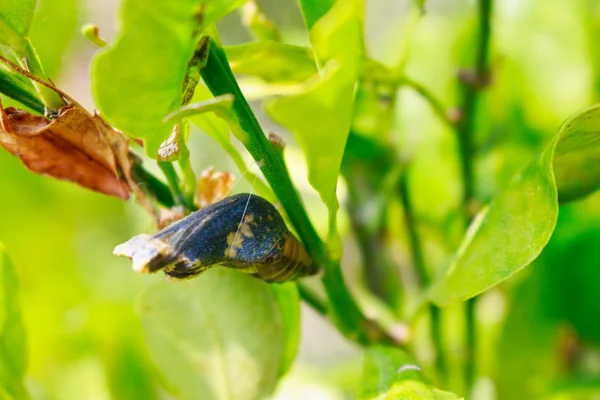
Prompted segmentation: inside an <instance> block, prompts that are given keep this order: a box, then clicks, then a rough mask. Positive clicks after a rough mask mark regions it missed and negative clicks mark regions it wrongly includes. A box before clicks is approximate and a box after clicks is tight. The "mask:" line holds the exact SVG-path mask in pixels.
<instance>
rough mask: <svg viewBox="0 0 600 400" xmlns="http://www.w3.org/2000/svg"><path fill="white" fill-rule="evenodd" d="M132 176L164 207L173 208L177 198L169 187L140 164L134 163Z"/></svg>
mask: <svg viewBox="0 0 600 400" xmlns="http://www.w3.org/2000/svg"><path fill="white" fill-rule="evenodd" d="M131 176H132V178H133V180H134V181H135V182H136V183H137V184H138V185H139V186H140V187H141V188H142V190H143V191H144V192H145V193H147V194H149V195H150V196H152V197H153V198H155V199H156V201H157V202H159V203H160V204H162V205H163V206H164V207H167V208H172V207H174V206H175V200H174V199H173V195H172V194H171V190H170V189H169V187H168V186H167V185H165V184H164V183H163V182H162V181H160V180H159V179H158V178H156V177H155V176H154V175H152V174H151V173H150V172H148V171H146V170H145V169H144V167H142V166H141V165H140V164H138V163H135V162H134V163H133V169H132V170H131Z"/></svg>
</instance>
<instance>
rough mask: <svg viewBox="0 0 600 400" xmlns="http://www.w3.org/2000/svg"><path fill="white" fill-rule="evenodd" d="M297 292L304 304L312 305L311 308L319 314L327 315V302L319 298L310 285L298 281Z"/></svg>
mask: <svg viewBox="0 0 600 400" xmlns="http://www.w3.org/2000/svg"><path fill="white" fill-rule="evenodd" d="M297 285H298V293H299V294H300V298H301V299H302V300H304V302H305V303H306V304H308V305H309V306H311V307H312V309H313V310H315V311H316V312H318V313H319V314H321V315H323V316H326V315H327V308H328V307H327V304H326V303H325V302H324V301H323V299H321V298H320V297H319V296H318V295H317V294H316V293H315V292H314V291H313V290H312V289H311V288H310V287H308V286H307V285H306V284H305V283H302V282H298V283H297Z"/></svg>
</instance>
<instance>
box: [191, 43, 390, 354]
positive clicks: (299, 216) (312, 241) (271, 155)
mask: <svg viewBox="0 0 600 400" xmlns="http://www.w3.org/2000/svg"><path fill="white" fill-rule="evenodd" d="M201 75H202V78H203V79H204V82H205V83H206V85H207V86H208V88H209V89H210V91H211V92H212V94H213V95H214V96H220V95H224V94H227V93H231V94H233V95H234V96H235V100H234V102H233V107H232V108H233V111H234V113H235V114H236V116H237V118H238V120H239V124H240V127H241V129H243V130H244V131H245V132H246V133H247V135H248V136H247V140H246V141H244V142H243V144H244V146H245V147H246V149H247V150H248V152H249V153H250V154H251V155H252V157H253V158H254V160H255V161H257V162H258V163H259V165H261V170H262V172H263V175H264V176H265V178H266V180H267V182H269V185H270V186H271V188H272V189H273V191H274V192H275V194H276V196H277V198H278V199H279V201H280V202H281V204H282V206H283V208H284V209H285V211H286V213H287V215H288V216H289V218H290V221H291V223H292V225H293V226H294V228H295V230H296V232H297V233H298V235H299V236H300V238H301V240H302V242H303V243H304V245H305V246H306V249H307V251H308V252H309V254H310V255H311V257H312V258H313V260H314V261H315V262H316V263H317V264H319V265H321V266H323V268H324V270H325V271H324V274H323V278H322V282H323V285H324V287H325V290H326V292H327V295H328V298H329V307H330V310H331V312H330V314H331V315H332V318H333V321H334V322H335V324H336V325H337V327H338V329H339V330H340V332H342V333H343V334H344V335H345V336H346V337H348V338H349V339H352V340H355V341H357V342H360V343H370V342H375V341H388V342H389V341H390V340H389V335H388V334H387V332H385V330H384V329H383V328H380V329H373V326H372V325H373V323H372V322H371V321H369V320H368V319H367V318H366V317H365V316H364V315H363V313H362V311H361V310H360V308H359V307H358V304H356V302H355V300H354V298H353V297H352V295H351V294H350V292H349V290H348V288H347V286H346V283H345V281H344V277H343V275H342V272H341V267H340V264H339V262H338V261H336V260H332V259H331V258H330V256H329V252H328V250H327V247H326V246H325V244H324V243H323V242H322V240H321V238H320V237H319V235H318V234H317V232H316V231H315V228H314V226H313V225H312V223H311V221H310V219H309V217H308V214H307V213H306V209H305V208H304V205H303V204H302V201H301V200H300V196H299V195H298V192H297V191H296V188H295V187H294V185H293V183H292V181H291V179H290V177H289V175H288V174H287V173H286V169H285V165H284V164H283V161H282V158H281V157H280V155H278V154H277V151H276V150H274V149H273V147H272V146H271V143H270V142H269V141H268V139H267V137H266V136H265V134H264V132H263V130H262V128H261V126H260V124H259V123H258V120H257V119H256V116H255V115H254V113H253V112H252V109H251V108H250V105H249V104H248V102H247V101H246V99H245V97H244V95H243V94H242V91H241V90H240V88H239V86H238V83H237V81H236V79H235V77H234V76H233V72H232V71H231V68H230V67H229V62H228V61H227V56H226V55H225V52H224V51H223V49H222V48H221V47H220V46H219V45H218V44H216V43H215V42H214V41H212V40H211V42H210V54H209V57H208V60H207V62H206V66H205V67H204V68H203V69H202V70H201Z"/></svg>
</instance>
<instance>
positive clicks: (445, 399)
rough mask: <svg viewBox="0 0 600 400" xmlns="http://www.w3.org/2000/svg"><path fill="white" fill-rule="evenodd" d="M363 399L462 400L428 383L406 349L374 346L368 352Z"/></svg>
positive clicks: (364, 370) (362, 386) (358, 395)
mask: <svg viewBox="0 0 600 400" xmlns="http://www.w3.org/2000/svg"><path fill="white" fill-rule="evenodd" d="M364 357H365V360H364V367H363V377H362V381H361V384H360V387H359V391H358V394H357V396H356V398H357V399H359V400H371V399H373V400H384V399H385V400H387V399H389V400H393V399H424V400H458V399H459V397H458V396H456V395H455V394H453V393H450V392H445V391H442V390H439V389H436V388H434V387H432V386H431V385H430V384H428V383H427V382H426V380H425V378H424V376H423V373H422V372H421V368H420V367H419V366H417V365H416V364H415V362H414V361H413V360H412V359H411V358H410V357H409V356H408V355H407V354H406V353H405V352H404V351H402V350H400V349H398V348H394V347H385V346H373V347H369V348H367V349H366V351H365V356H364Z"/></svg>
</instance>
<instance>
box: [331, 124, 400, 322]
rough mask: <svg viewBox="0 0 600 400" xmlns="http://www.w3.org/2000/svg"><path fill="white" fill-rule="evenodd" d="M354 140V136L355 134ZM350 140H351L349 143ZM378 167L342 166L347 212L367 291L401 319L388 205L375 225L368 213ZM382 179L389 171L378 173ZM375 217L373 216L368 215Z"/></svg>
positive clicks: (363, 164) (381, 209)
mask: <svg viewBox="0 0 600 400" xmlns="http://www.w3.org/2000/svg"><path fill="white" fill-rule="evenodd" d="M350 135H351V136H354V135H353V134H352V133H351V134H350ZM349 140H351V139H349ZM371 168H372V169H373V170H374V169H376V168H377V165H373V164H372V163H371V164H369V163H367V162H364V161H361V160H352V161H351V162H345V163H342V174H343V176H344V178H345V180H346V182H347V187H348V198H347V200H346V209H347V210H348V216H349V218H350V224H351V226H352V231H353V232H354V236H355V238H356V242H357V245H358V247H359V250H360V254H361V260H362V265H363V266H364V268H363V274H364V278H365V281H366V282H365V283H366V284H367V287H368V288H369V290H370V291H371V292H373V294H374V295H375V296H377V297H378V298H379V299H381V300H382V301H383V302H384V303H385V304H386V305H388V306H389V307H390V308H391V309H392V310H393V312H394V314H396V315H399V314H400V311H401V306H402V285H401V282H400V278H399V276H398V273H397V271H396V268H395V265H394V264H393V262H392V260H391V257H390V255H389V252H388V248H387V246H386V241H385V237H386V229H387V225H386V223H387V218H385V211H386V207H387V204H385V203H386V202H383V201H381V202H379V203H380V204H379V205H378V206H377V207H378V210H377V213H378V214H381V216H377V217H375V218H373V219H376V223H373V221H368V220H367V219H368V218H367V217H366V214H367V211H366V210H367V209H369V208H371V209H373V204H374V203H375V201H374V199H375V196H376V195H377V194H376V192H375V191H376V190H377V183H379V182H373V180H372V179H370V177H369V176H368V174H369V172H371V171H372V170H371V171H369V170H370V169H371ZM377 173H378V174H379V175H380V176H382V175H385V174H386V173H387V171H383V170H378V171H377ZM369 215H370V216H371V217H372V214H370V213H369Z"/></svg>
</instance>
